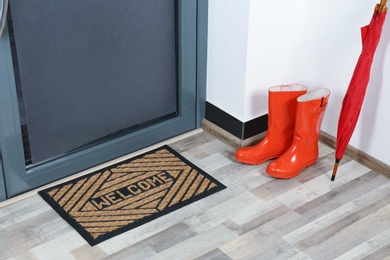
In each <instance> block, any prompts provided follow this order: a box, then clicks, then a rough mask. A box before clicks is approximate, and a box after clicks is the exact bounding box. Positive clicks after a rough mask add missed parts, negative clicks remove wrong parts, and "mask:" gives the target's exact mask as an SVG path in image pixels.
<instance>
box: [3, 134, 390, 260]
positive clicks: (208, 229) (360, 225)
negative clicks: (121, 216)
mask: <svg viewBox="0 0 390 260" xmlns="http://www.w3.org/2000/svg"><path fill="white" fill-rule="evenodd" d="M171 147H172V148H174V149H176V150H177V151H178V152H180V153H181V154H182V155H183V156H185V157H186V158H188V159H189V160H191V161H192V162H193V163H195V164H196V165H198V166H199V167H201V168H202V169H203V170H205V171H206V172H208V173H209V174H210V175H212V176H214V177H215V178H217V179H218V180H219V181H221V182H222V183H223V184H225V185H226V186H227V189H225V190H223V191H220V192H218V193H215V194H213V195H211V196H209V197H207V198H205V199H203V200H201V201H198V202H195V203H192V204H190V205H189V206H186V207H184V208H181V209H179V210H177V211H175V212H172V213H170V214H168V215H165V216H163V217H161V218H158V219H156V220H154V221H152V222H150V223H147V224H145V225H143V226H141V227H138V228H136V229H134V230H131V231H128V232H126V233H123V234H121V235H119V236H117V237H114V238H112V239H110V240H107V241H105V242H103V243H101V244H98V245H96V246H94V247H91V246H89V245H88V244H87V243H86V242H85V241H84V240H83V238H81V237H80V236H79V235H78V233H77V232H76V231H75V230H73V228H72V227H70V226H69V225H68V224H67V223H66V222H65V221H64V220H63V219H62V218H61V217H60V216H59V215H57V213H56V212H54V210H52V209H51V208H50V207H49V206H48V205H47V204H46V203H45V202H44V201H43V200H42V199H41V198H40V197H39V196H38V195H33V196H31V197H28V198H26V199H23V200H21V201H17V202H14V203H12V204H9V205H6V206H3V207H2V208H0V259H44V260H48V259H56V260H60V259H82V260H88V259H316V260H317V259H386V258H387V259H390V180H389V179H387V178H386V177H384V176H382V175H381V174H379V173H377V172H374V171H371V170H370V169H368V168H366V167H364V166H362V165H360V164H358V163H357V162H355V161H352V160H349V159H348V158H345V159H343V160H342V162H341V164H340V167H339V171H338V176H337V178H336V180H335V182H331V181H330V175H331V172H332V168H333V162H334V151H333V150H332V149H330V148H328V147H326V146H324V145H321V144H320V157H319V159H318V161H317V163H316V164H315V165H313V166H312V167H309V168H307V169H305V170H304V171H303V172H302V173H301V174H300V175H299V176H297V177H296V178H294V179H290V180H279V179H273V178H271V177H269V176H268V175H267V174H266V173H265V168H266V166H267V163H265V164H263V165H257V166H248V165H242V164H239V163H237V162H235V160H234V157H233V155H234V152H235V149H234V148H232V147H230V146H228V145H226V144H225V143H223V142H221V141H219V140H218V139H216V138H215V137H213V136H211V135H210V134H208V133H206V132H201V133H198V134H196V135H194V136H190V137H187V138H185V139H183V140H180V141H177V142H175V143H173V144H171Z"/></svg>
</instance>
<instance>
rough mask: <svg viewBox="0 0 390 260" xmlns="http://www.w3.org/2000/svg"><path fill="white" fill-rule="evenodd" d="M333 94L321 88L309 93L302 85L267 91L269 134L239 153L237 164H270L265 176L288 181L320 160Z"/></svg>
mask: <svg viewBox="0 0 390 260" xmlns="http://www.w3.org/2000/svg"><path fill="white" fill-rule="evenodd" d="M329 95H330V91H329V90H328V89H325V88H320V89H317V90H314V91H311V92H307V87H306V86H303V85H299V84H292V85H281V86H275V87H271V88H269V89H268V131H267V134H266V136H265V138H264V139H263V140H262V141H261V142H260V143H258V144H257V145H255V146H250V147H245V148H241V149H238V150H237V151H236V154H235V158H236V159H237V161H239V162H242V163H245V164H261V163H264V162H265V161H267V160H271V159H275V158H277V159H276V160H275V161H273V162H271V163H270V164H268V166H267V169H266V172H267V173H268V174H269V175H271V176H273V177H275V178H282V179H288V178H293V177H295V176H297V175H298V174H299V173H301V171H302V170H303V169H305V168H306V167H308V166H311V165H313V164H314V163H315V162H316V161H317V159H318V138H319V134H320V127H321V123H322V118H323V116H324V113H325V108H326V105H327V103H328V99H329Z"/></svg>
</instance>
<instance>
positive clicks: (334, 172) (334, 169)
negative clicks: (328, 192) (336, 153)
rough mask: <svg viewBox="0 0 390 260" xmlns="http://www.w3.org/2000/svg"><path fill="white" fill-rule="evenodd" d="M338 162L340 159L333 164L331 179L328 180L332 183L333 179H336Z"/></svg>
mask: <svg viewBox="0 0 390 260" xmlns="http://www.w3.org/2000/svg"><path fill="white" fill-rule="evenodd" d="M339 162H340V159H336V162H335V163H334V166H333V173H332V178H331V179H330V180H331V181H334V179H335V178H336V173H337V168H338V167H339Z"/></svg>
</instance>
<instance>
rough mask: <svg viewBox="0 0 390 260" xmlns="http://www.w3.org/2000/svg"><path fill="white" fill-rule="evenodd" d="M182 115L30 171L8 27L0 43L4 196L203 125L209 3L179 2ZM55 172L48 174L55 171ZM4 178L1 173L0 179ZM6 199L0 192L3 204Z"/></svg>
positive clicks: (0, 147)
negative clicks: (24, 145)
mask: <svg viewBox="0 0 390 260" xmlns="http://www.w3.org/2000/svg"><path fill="white" fill-rule="evenodd" d="M178 10H179V16H178V20H179V23H178V31H179V42H182V43H183V44H179V48H178V55H179V66H178V75H179V86H180V88H179V92H178V95H179V115H178V116H177V117H175V118H173V119H170V120H167V121H164V122H162V123H158V124H156V125H153V126H150V127H147V128H145V129H143V130H140V131H137V132H135V133H130V134H127V135H125V136H122V137H119V138H116V139H115V140H110V141H107V142H105V143H102V144H99V145H96V146H94V147H91V148H88V149H85V150H82V151H79V152H76V153H73V154H69V155H66V156H64V157H61V158H60V159H57V160H54V161H52V162H48V163H45V164H43V165H38V166H34V167H31V168H26V166H25V162H24V152H23V143H22V133H21V129H20V118H19V111H18V102H17V95H16V87H15V79H14V72H13V65H12V57H11V48H10V41H9V35H8V28H7V27H6V28H5V31H4V35H3V38H2V39H0V128H1V129H0V153H1V154H2V167H1V169H2V170H3V175H4V179H3V178H2V179H3V181H4V185H3V186H5V188H4V189H3V188H2V184H1V180H0V190H3V191H5V192H4V193H5V194H4V195H5V198H11V197H13V196H16V195H18V194H21V193H23V192H26V191H28V190H31V189H34V188H37V187H39V186H42V185H45V184H47V183H50V182H53V181H56V180H58V179H61V178H64V177H66V176H69V175H72V174H74V173H77V172H80V171H82V170H85V169H87V168H90V167H93V166H96V165H99V164H102V163H104V162H106V161H109V160H112V159H114V158H117V157H119V156H122V155H125V154H128V153H130V152H133V151H136V150H139V149H141V148H144V147H146V146H149V145H152V144H154V143H156V142H159V141H161V140H165V139H168V138H171V137H173V136H176V135H178V134H181V133H184V132H187V131H190V130H193V129H196V128H199V127H201V121H202V119H203V118H204V106H205V96H206V65H207V12H208V0H178ZM53 172H55V174H48V173H53ZM0 178H1V175H0ZM4 195H2V193H0V201H1V200H3V199H4V198H3V197H4Z"/></svg>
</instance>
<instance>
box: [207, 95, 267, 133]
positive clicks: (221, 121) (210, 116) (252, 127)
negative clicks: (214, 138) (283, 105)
mask: <svg viewBox="0 0 390 260" xmlns="http://www.w3.org/2000/svg"><path fill="white" fill-rule="evenodd" d="M205 119H207V120H208V121H210V122H211V123H213V124H215V125H217V126H219V127H220V128H222V129H224V130H225V131H227V132H229V133H231V134H232V135H234V136H235V137H237V138H239V139H241V140H245V139H247V138H250V137H252V136H255V135H258V134H261V133H263V132H265V131H267V129H268V114H265V115H263V116H260V117H257V118H255V119H252V120H250V121H248V122H241V121H240V120H238V119H237V118H235V117H233V116H231V115H229V114H228V113H226V112H225V111H223V110H221V109H220V108H218V107H216V106H214V105H213V104H211V103H209V102H207V101H206V109H205Z"/></svg>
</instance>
